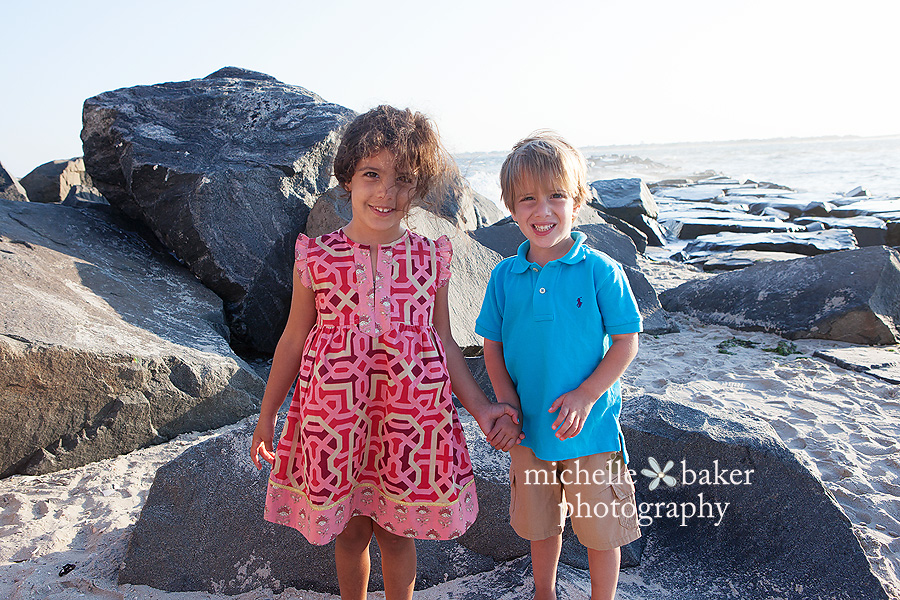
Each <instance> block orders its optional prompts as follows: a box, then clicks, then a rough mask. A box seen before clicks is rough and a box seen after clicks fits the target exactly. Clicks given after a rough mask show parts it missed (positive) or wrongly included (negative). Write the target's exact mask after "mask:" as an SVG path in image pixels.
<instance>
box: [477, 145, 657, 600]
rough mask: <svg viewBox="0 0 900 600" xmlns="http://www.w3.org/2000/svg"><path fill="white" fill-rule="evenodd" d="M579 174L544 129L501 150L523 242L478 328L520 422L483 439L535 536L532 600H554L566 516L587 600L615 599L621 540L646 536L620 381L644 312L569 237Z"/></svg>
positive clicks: (500, 269)
mask: <svg viewBox="0 0 900 600" xmlns="http://www.w3.org/2000/svg"><path fill="white" fill-rule="evenodd" d="M586 170H587V169H586V165H585V161H584V157H583V156H582V155H581V153H580V152H579V151H578V150H577V149H575V148H574V147H573V146H571V145H570V144H569V143H567V142H566V141H565V140H563V139H562V138H561V137H560V136H558V135H556V134H554V133H552V132H536V133H534V134H532V136H531V137H529V138H526V139H524V140H522V141H520V142H519V143H518V144H516V146H515V147H514V148H513V151H512V153H511V154H510V155H509V156H507V158H506V160H505V161H504V163H503V167H502V168H501V170H500V185H501V191H502V195H503V200H504V203H505V204H506V206H507V207H508V208H509V211H510V213H511V214H512V217H513V219H514V220H515V221H516V223H517V224H518V226H519V228H520V229H521V230H522V233H523V234H525V237H526V238H527V239H526V241H525V242H524V243H522V245H521V246H520V247H519V251H518V254H517V256H514V257H510V258H507V259H505V260H504V261H502V262H501V263H500V264H498V265H497V266H496V267H495V268H494V271H493V273H491V279H490V282H489V283H488V288H487V292H486V294H485V299H484V304H483V305H482V308H481V313H480V314H479V316H478V319H477V321H476V326H475V331H476V333H478V334H479V335H482V336H484V360H485V365H486V367H487V371H488V375H489V376H490V379H491V384H492V385H493V387H494V391H495V393H496V394H497V401H498V402H506V403H508V404H511V405H513V406H515V407H518V408H519V409H520V411H521V415H522V418H521V423H522V424H521V426H519V425H516V424H515V423H514V422H513V421H512V419H510V418H509V417H508V416H506V417H503V418H502V420H498V421H497V423H496V425H495V427H494V429H492V431H491V432H490V434H489V435H488V440H489V441H490V442H491V443H492V444H493V445H494V447H497V448H501V449H503V450H508V451H509V453H510V461H511V466H510V484H511V488H512V489H511V494H510V495H511V500H510V524H511V525H512V526H513V529H515V531H516V533H517V534H518V535H519V536H521V537H523V538H525V539H527V540H530V541H531V561H532V567H533V571H534V585H535V596H534V597H535V599H536V600H546V599H555V598H556V572H557V566H558V564H559V554H560V549H561V546H562V531H563V525H564V524H565V518H566V516H567V513H568V514H571V515H572V527H573V529H574V530H575V533H576V534H577V536H578V539H579V541H580V542H581V543H582V544H584V545H585V546H587V548H588V560H589V568H590V575H591V599H592V600H601V599H609V600H612V598H613V597H614V596H615V591H616V585H617V583H618V574H619V561H620V554H619V546H622V545H625V544H627V543H629V542H631V541H633V540H635V539H637V538H638V537H640V529H639V528H638V519H637V507H636V506H635V503H634V484H633V483H632V480H631V477H630V475H629V473H628V470H627V468H626V466H625V463H626V462H627V454H626V453H625V443H624V439H623V437H622V433H621V430H620V428H619V422H618V421H619V413H620V411H621V406H622V399H621V393H620V390H619V382H618V379H619V377H620V376H621V375H622V373H624V372H625V369H626V367H627V366H628V364H629V363H630V362H631V360H632V359H633V358H634V356H635V354H637V348H638V332H640V331H641V316H640V312H639V311H638V308H637V303H636V302H635V300H634V295H633V294H632V293H631V289H630V287H629V286H628V280H627V279H626V277H625V272H624V270H623V269H622V267H621V265H619V264H618V263H617V262H615V261H613V260H612V259H611V258H609V257H608V256H607V255H606V254H603V253H602V252H598V251H596V250H594V249H592V248H589V247H587V246H585V245H584V239H585V236H584V234H583V233H581V232H572V224H573V222H574V220H575V215H576V213H577V211H578V209H579V208H580V207H581V206H582V205H583V204H585V203H586V202H587V200H588V199H589V198H590V192H589V190H588V187H587V181H586V178H587V175H586ZM520 431H521V433H522V434H524V437H521V435H520ZM520 439H521V445H517V444H518V443H519V440H520Z"/></svg>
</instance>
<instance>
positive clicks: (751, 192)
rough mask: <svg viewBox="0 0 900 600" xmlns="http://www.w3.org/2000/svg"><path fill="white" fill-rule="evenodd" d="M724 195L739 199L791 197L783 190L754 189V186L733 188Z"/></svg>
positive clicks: (790, 194)
mask: <svg viewBox="0 0 900 600" xmlns="http://www.w3.org/2000/svg"><path fill="white" fill-rule="evenodd" d="M726 194H727V195H728V196H739V197H741V198H747V199H749V198H752V197H757V198H790V197H791V196H793V194H792V193H791V192H787V191H785V190H783V189H779V188H776V189H773V188H763V187H754V186H743V187H739V188H733V189H729V190H726Z"/></svg>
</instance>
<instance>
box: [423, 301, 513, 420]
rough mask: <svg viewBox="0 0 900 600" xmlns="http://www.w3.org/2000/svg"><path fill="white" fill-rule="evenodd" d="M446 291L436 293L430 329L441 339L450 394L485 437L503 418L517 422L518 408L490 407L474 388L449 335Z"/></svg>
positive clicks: (474, 382) (488, 401)
mask: <svg viewBox="0 0 900 600" xmlns="http://www.w3.org/2000/svg"><path fill="white" fill-rule="evenodd" d="M448 287H449V286H446V285H445V286H443V287H440V288H438V290H437V295H436V297H435V302H434V328H435V329H436V330H437V333H438V335H439V336H440V338H441V344H442V345H443V346H444V352H445V354H446V356H447V370H448V371H449V372H450V381H451V385H452V386H453V393H454V394H456V397H457V398H459V401H460V403H462V405H463V406H464V407H465V409H466V410H467V411H469V413H471V415H472V416H473V417H475V420H476V421H477V422H478V426H479V427H481V431H483V432H484V433H485V435H487V433H489V432H490V431H491V430H492V429H493V428H494V424H495V423H496V422H497V420H498V419H499V418H500V417H502V416H503V415H509V416H510V417H514V418H515V419H516V420H518V418H519V416H518V411H517V408H518V407H515V408H514V407H512V406H509V405H503V404H494V403H492V402H491V401H490V400H488V397H487V396H485V394H484V392H483V391H482V390H481V388H480V387H479V386H478V383H477V382H476V381H475V378H474V377H473V376H472V372H471V371H469V367H468V365H467V364H466V359H465V358H464V357H463V355H462V351H461V350H460V349H459V346H458V345H457V343H456V341H455V340H454V339H453V334H452V332H451V331H450V301H449V299H448Z"/></svg>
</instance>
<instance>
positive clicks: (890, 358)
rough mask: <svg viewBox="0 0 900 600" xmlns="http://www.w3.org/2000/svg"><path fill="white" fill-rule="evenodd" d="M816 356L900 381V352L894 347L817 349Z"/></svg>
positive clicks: (881, 377)
mask: <svg viewBox="0 0 900 600" xmlns="http://www.w3.org/2000/svg"><path fill="white" fill-rule="evenodd" d="M814 356H816V357H818V358H821V359H824V360H827V361H828V362H831V363H834V364H836V365H837V366H839V367H841V368H843V369H848V370H850V371H856V372H858V373H868V374H869V375H872V376H873V377H877V378H878V379H882V380H884V381H887V382H888V383H900V353H897V352H896V351H895V349H894V348H889V349H882V348H870V347H859V346H854V347H850V348H831V349H828V350H816V352H815V353H814Z"/></svg>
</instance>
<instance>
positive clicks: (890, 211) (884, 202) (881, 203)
mask: <svg viewBox="0 0 900 600" xmlns="http://www.w3.org/2000/svg"><path fill="white" fill-rule="evenodd" d="M831 216H832V217H864V216H872V217H878V218H879V219H882V220H884V221H889V220H894V221H900V199H898V198H889V199H887V198H872V199H870V200H859V201H857V202H851V203H850V204H845V205H844V206H840V207H838V208H835V209H834V210H832V211H831Z"/></svg>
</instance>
